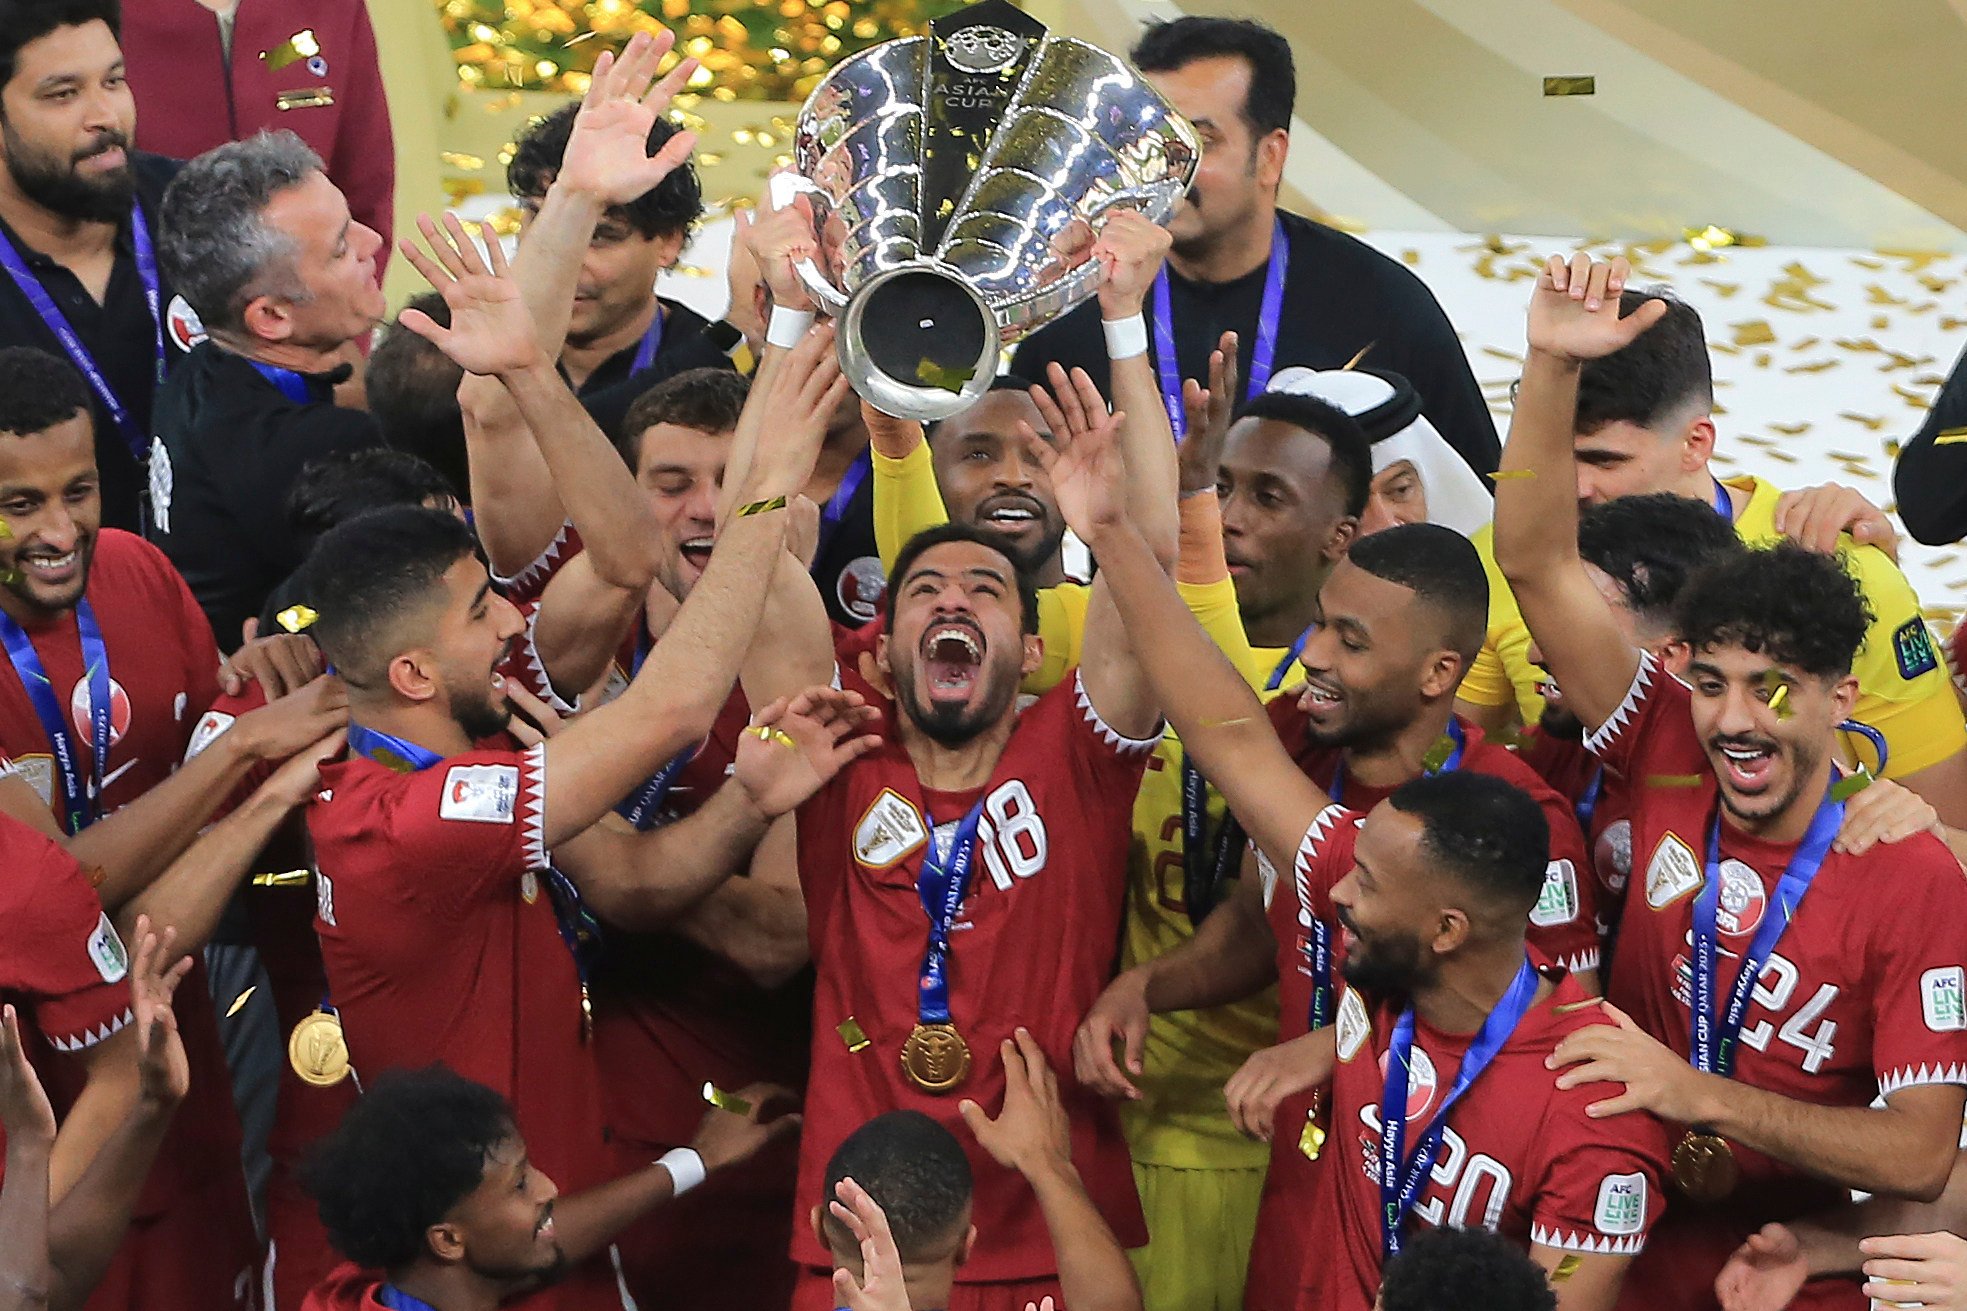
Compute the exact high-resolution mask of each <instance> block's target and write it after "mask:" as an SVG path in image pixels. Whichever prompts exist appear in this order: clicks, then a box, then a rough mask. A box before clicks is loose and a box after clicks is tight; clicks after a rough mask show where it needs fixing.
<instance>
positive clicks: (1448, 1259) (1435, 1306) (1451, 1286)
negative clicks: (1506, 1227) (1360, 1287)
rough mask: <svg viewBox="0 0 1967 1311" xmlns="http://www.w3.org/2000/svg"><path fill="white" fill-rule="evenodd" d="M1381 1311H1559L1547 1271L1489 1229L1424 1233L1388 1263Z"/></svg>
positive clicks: (1417, 1232) (1416, 1234)
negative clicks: (1545, 1272)
mask: <svg viewBox="0 0 1967 1311" xmlns="http://www.w3.org/2000/svg"><path fill="white" fill-rule="evenodd" d="M1380 1306H1381V1307H1382V1308H1383V1311H1557V1291H1556V1290H1555V1289H1553V1288H1552V1287H1551V1286H1550V1279H1549V1277H1548V1276H1547V1275H1545V1274H1544V1271H1543V1267H1541V1266H1539V1265H1538V1264H1537V1263H1536V1262H1535V1261H1532V1260H1531V1259H1530V1255H1529V1253H1527V1252H1525V1251H1524V1250H1523V1249H1522V1248H1521V1247H1519V1246H1517V1245H1516V1244H1515V1243H1512V1242H1510V1241H1508V1240H1507V1239H1505V1238H1503V1237H1501V1236H1500V1235H1498V1234H1492V1233H1490V1232H1489V1231H1488V1230H1487V1229H1477V1228H1469V1229H1423V1228H1421V1227H1420V1226H1418V1225H1416V1226H1415V1228H1414V1235H1413V1237H1411V1238H1409V1239H1408V1240H1407V1241H1406V1243H1405V1244H1403V1245H1402V1247H1401V1250H1400V1255H1399V1256H1396V1257H1394V1258H1393V1259H1392V1260H1391V1261H1388V1262H1387V1263H1386V1270H1385V1272H1384V1274H1383V1275H1382V1277H1381V1280H1380Z"/></svg>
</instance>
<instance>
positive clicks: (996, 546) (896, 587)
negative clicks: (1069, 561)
mask: <svg viewBox="0 0 1967 1311" xmlns="http://www.w3.org/2000/svg"><path fill="white" fill-rule="evenodd" d="M951 542H975V543H976V544H977V545H978V546H987V547H989V548H990V549H991V550H993V551H995V552H997V554H999V555H1001V556H1003V557H1004V563H1006V564H1008V565H1010V566H1011V579H1012V585H1013V586H1015V587H1016V588H1017V589H1018V606H1019V608H1020V609H1021V610H1023V612H1024V631H1025V632H1026V633H1028V634H1029V633H1036V632H1037V631H1038V586H1037V584H1035V583H1034V582H1032V581H1031V574H1030V573H1029V572H1027V571H1026V570H1025V569H1024V568H1022V567H1021V566H1020V565H1019V564H1018V562H1017V561H1016V560H1015V559H1013V558H1012V557H1011V555H1010V553H1009V552H1007V551H1006V550H1005V549H1004V542H1003V540H1002V539H1001V538H999V537H998V536H997V535H996V534H995V533H992V532H990V531H988V530H987V529H983V528H977V527H975V526H973V525H971V524H966V523H943V524H937V525H936V526H935V527H934V528H924V529H923V530H922V531H921V532H919V533H917V534H916V535H915V536H913V537H911V538H909V539H908V543H907V545H905V546H903V547H902V550H901V554H900V555H898V556H896V557H895V567H894V568H892V569H890V570H889V571H888V598H887V604H888V615H887V620H886V626H887V627H888V628H889V629H890V630H892V629H893V628H894V626H895V598H896V596H897V594H898V593H899V592H900V591H901V585H902V581H903V580H904V579H906V578H907V577H908V575H909V571H910V570H912V569H914V568H915V562H916V561H917V560H919V559H921V558H922V553H923V552H925V551H928V550H932V549H933V548H935V547H938V546H946V545H948V544H949V543H951Z"/></svg>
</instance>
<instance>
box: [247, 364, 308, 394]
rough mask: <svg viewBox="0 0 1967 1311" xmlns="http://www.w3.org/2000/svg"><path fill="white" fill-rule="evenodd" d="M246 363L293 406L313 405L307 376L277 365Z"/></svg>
mask: <svg viewBox="0 0 1967 1311" xmlns="http://www.w3.org/2000/svg"><path fill="white" fill-rule="evenodd" d="M246 363H248V364H250V365H252V366H253V369H254V370H255V371H256V372H257V373H258V374H259V375H260V377H262V378H265V379H266V380H267V381H268V382H270V383H272V384H273V385H274V386H275V387H278V388H279V389H280V394H281V395H282V396H285V397H286V398H287V399H288V400H290V401H292V402H293V403H294V404H296V405H312V404H314V393H313V392H312V391H310V390H309V389H308V385H307V375H305V374H303V373H301V372H300V371H298V370H296V369H288V368H283V367H282V366H280V365H278V364H262V363H260V362H259V361H258V360H247V361H246Z"/></svg>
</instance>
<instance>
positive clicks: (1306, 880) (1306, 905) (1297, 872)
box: [1291, 802, 1346, 917]
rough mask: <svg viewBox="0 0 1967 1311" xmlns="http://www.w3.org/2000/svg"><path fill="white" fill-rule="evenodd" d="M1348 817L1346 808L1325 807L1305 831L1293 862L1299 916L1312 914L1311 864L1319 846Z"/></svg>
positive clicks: (1293, 882) (1337, 805) (1293, 878)
mask: <svg viewBox="0 0 1967 1311" xmlns="http://www.w3.org/2000/svg"><path fill="white" fill-rule="evenodd" d="M1345 816H1346V808H1345V807H1344V806H1341V805H1339V804H1337V803H1336V802H1335V803H1333V804H1332V805H1329V806H1327V807H1325V809H1323V810H1321V811H1319V812H1318V813H1317V814H1316V815H1314V816H1313V817H1312V820H1311V825H1310V827H1308V828H1307V829H1305V835H1304V839H1303V840H1302V841H1300V842H1299V843H1298V855H1297V859H1296V860H1294V861H1293V862H1292V869H1291V880H1292V884H1293V887H1294V889H1295V891H1296V892H1297V894H1298V914H1299V916H1300V917H1304V916H1309V915H1310V914H1311V862H1312V861H1314V860H1316V859H1317V858H1318V844H1319V843H1321V842H1323V841H1324V840H1325V835H1326V834H1327V833H1330V832H1331V831H1332V829H1333V828H1334V827H1335V826H1336V825H1337V824H1338V822H1339V821H1340V820H1341V819H1344V818H1345Z"/></svg>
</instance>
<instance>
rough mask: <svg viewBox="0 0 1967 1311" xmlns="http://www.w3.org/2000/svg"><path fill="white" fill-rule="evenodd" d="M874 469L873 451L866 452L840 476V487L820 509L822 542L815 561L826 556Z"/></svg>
mask: <svg viewBox="0 0 1967 1311" xmlns="http://www.w3.org/2000/svg"><path fill="white" fill-rule="evenodd" d="M872 468H874V456H873V454H872V452H871V450H864V451H862V452H861V453H860V454H859V455H857V456H855V457H854V462H853V463H852V464H850V465H848V466H847V472H846V473H844V474H842V475H841V476H840V486H839V487H837V488H835V489H834V492H833V495H831V496H829V497H827V498H826V504H825V505H823V506H821V507H820V542H819V546H818V547H817V548H816V549H815V550H814V552H813V559H814V560H815V561H817V560H818V559H819V558H820V557H821V556H822V555H824V554H826V548H827V544H828V543H829V542H831V541H832V540H833V535H834V533H836V532H837V531H839V528H840V521H841V520H842V519H844V518H846V517H847V507H848V506H849V505H851V504H853V501H854V494H855V493H856V492H858V491H860V489H861V484H862V483H864V482H866V481H867V475H868V471H869V470H871V469H872Z"/></svg>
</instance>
